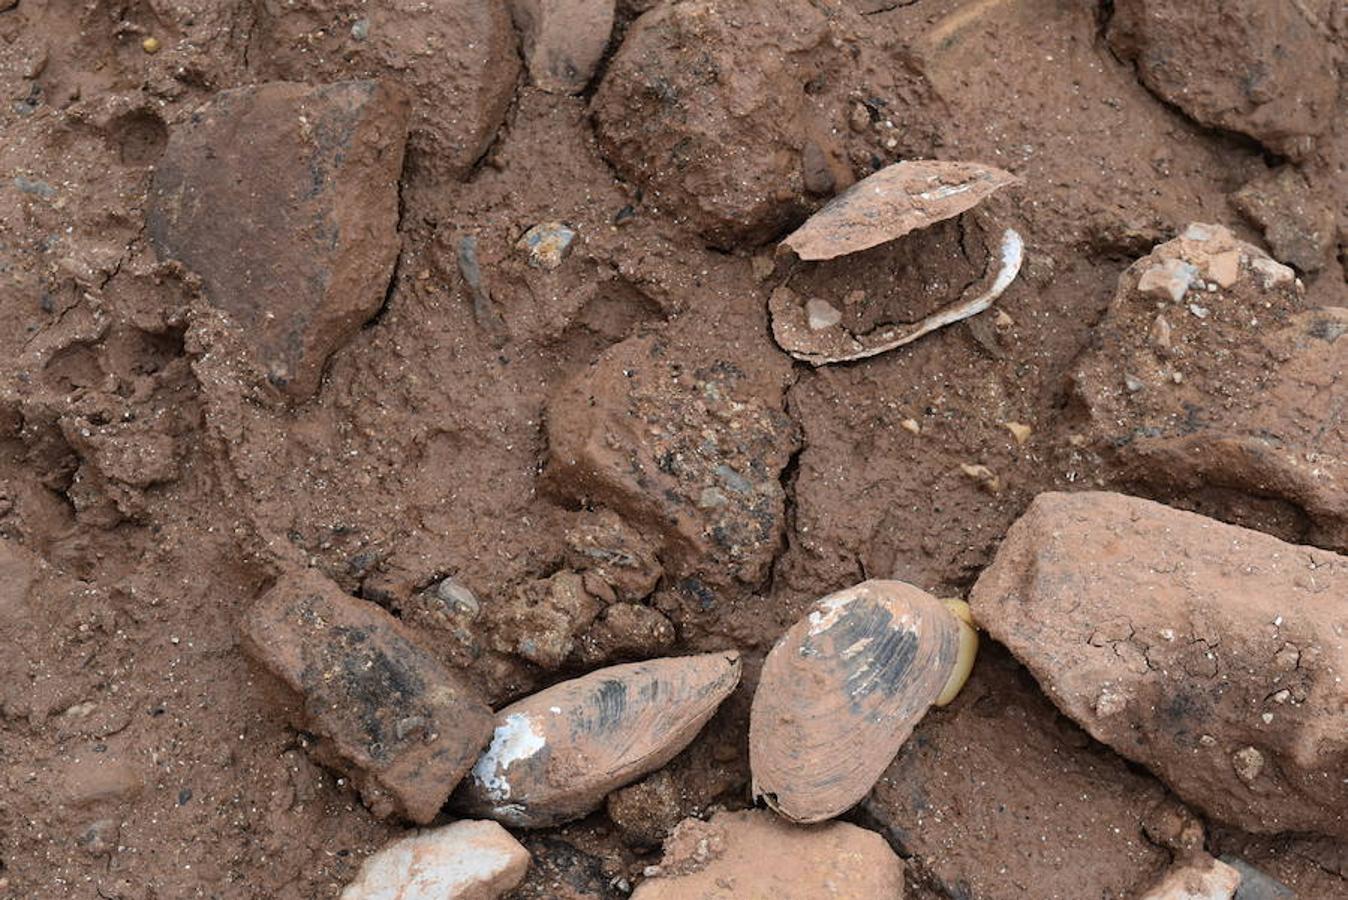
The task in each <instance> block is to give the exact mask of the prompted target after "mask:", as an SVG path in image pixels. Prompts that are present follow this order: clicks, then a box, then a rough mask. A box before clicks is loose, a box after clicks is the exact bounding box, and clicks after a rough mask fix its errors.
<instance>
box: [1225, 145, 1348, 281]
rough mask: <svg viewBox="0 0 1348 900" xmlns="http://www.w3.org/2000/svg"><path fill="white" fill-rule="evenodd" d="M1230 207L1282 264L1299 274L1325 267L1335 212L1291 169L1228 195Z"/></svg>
mask: <svg viewBox="0 0 1348 900" xmlns="http://www.w3.org/2000/svg"><path fill="white" fill-rule="evenodd" d="M1231 205H1232V206H1234V207H1235V208H1236V209H1237V210H1239V211H1240V214H1241V215H1243V216H1244V217H1245V218H1247V219H1249V220H1250V221H1251V222H1253V223H1254V224H1255V225H1257V226H1259V228H1260V229H1261V230H1262V231H1263V232H1264V240H1266V241H1267V242H1268V245H1269V247H1270V248H1271V249H1272V250H1273V255H1274V256H1275V257H1277V259H1278V260H1280V261H1281V262H1285V263H1287V264H1289V265H1293V266H1296V267H1297V268H1298V269H1300V270H1301V271H1302V272H1318V271H1319V270H1321V269H1323V268H1324V267H1325V262H1326V260H1327V259H1328V257H1329V251H1330V249H1331V248H1332V247H1333V246H1334V239H1335V234H1336V232H1335V228H1334V208H1333V207H1332V206H1330V205H1329V203H1327V202H1326V201H1325V198H1324V197H1323V196H1322V195H1320V194H1318V193H1317V192H1316V191H1315V190H1314V189H1313V188H1312V187H1311V184H1310V183H1309V182H1308V181H1307V180H1306V178H1305V176H1304V175H1302V174H1301V173H1300V172H1299V171H1297V170H1296V169H1295V168H1293V167H1292V166H1283V167H1282V168H1280V169H1277V170H1276V171H1274V172H1270V173H1269V174H1268V175H1266V176H1264V177H1262V178H1256V179H1255V180H1254V181H1251V182H1250V183H1249V184H1247V185H1245V186H1244V187H1243V188H1241V189H1240V190H1238V191H1236V192H1235V193H1234V194H1232V195H1231Z"/></svg>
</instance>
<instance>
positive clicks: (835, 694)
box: [749, 581, 968, 823]
mask: <svg viewBox="0 0 1348 900" xmlns="http://www.w3.org/2000/svg"><path fill="white" fill-rule="evenodd" d="M962 627H968V626H967V624H966V623H964V622H962V621H961V620H960V619H957V618H956V616H955V615H953V614H952V613H951V612H950V610H949V609H947V607H946V606H945V605H943V604H942V603H941V601H939V600H937V599H935V598H934V597H931V596H930V595H928V594H926V593H923V592H922V591H920V590H918V589H917V588H915V587H913V586H912V585H908V584H904V583H903V582H898V581H868V582H864V583H862V584H860V585H857V586H856V587H853V588H849V589H848V590H845V591H839V592H838V593H836V594H830V595H829V596H827V597H825V598H823V599H822V600H820V601H818V602H817V603H815V605H814V606H813V607H812V608H811V611H810V612H809V613H808V614H807V615H806V616H805V617H804V618H803V619H801V620H800V621H799V622H797V623H796V624H795V625H794V626H792V628H791V629H790V630H789V631H787V633H786V634H785V635H784V636H783V637H782V639H781V640H780V641H778V643H777V645H776V646H775V647H773V649H772V652H771V653H769V654H768V658H767V660H766V661H765V662H764V664H763V672H762V675H761V676H760V679H759V683H758V689H757V690H756V692H755V693H754V703H753V710H752V712H751V714H750V725H749V764H750V767H751V769H752V770H753V792H754V796H755V797H756V798H762V799H763V800H764V801H765V802H766V803H767V804H768V805H769V806H770V807H772V808H773V809H775V810H776V811H777V812H779V813H781V814H782V815H783V816H785V817H787V818H788V819H791V820H793V821H796V822H802V823H810V822H820V821H823V820H824V819H829V818H832V817H834V816H836V815H839V814H841V813H843V812H845V811H846V810H848V809H850V808H851V807H852V806H854V805H855V804H857V803H858V802H860V801H861V799H862V798H863V797H864V796H865V795H866V793H867V792H868V791H869V790H870V789H871V787H872V786H873V785H874V784H875V782H876V779H878V778H879V777H880V773H881V772H883V771H884V769H885V767H886V766H888V765H889V763H890V761H891V760H893V758H894V755H895V754H896V753H897V752H898V750H899V748H900V747H901V746H902V745H903V742H904V741H905V740H907V739H908V735H909V734H911V733H912V730H913V727H914V726H915V725H916V724H917V723H918V721H920V720H921V718H922V717H923V715H925V714H926V712H927V710H928V708H930V707H931V705H932V704H933V703H934V702H935V701H936V700H937V698H938V697H940V696H941V695H942V693H944V692H945V689H946V687H947V684H948V683H949V682H950V681H951V676H952V675H954V674H955V673H956V670H957V667H958V661H959V655H960V644H961V640H962V637H961V628H962ZM962 674H963V676H964V677H967V675H968V670H967V669H965V670H964V671H963V673H962Z"/></svg>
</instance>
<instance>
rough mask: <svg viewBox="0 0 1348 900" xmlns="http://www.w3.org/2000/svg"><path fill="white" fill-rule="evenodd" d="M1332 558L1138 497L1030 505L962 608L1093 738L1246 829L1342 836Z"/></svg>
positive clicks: (1342, 704) (1341, 701) (1343, 788)
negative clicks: (966, 607)
mask: <svg viewBox="0 0 1348 900" xmlns="http://www.w3.org/2000/svg"><path fill="white" fill-rule="evenodd" d="M1344 597H1348V558H1345V557H1343V556H1339V555H1337V554H1334V553H1329V552H1327V551H1323V550H1317V549H1315V548H1312V547H1298V546H1294V545H1291V544H1286V543H1284V542H1282V541H1280V540H1278V539H1277V538H1274V537H1270V536H1269V535H1266V534H1262V533H1260V532H1256V531H1251V530H1248V529H1244V528H1240V527H1237V526H1234V525H1226V524H1223V523H1221V522H1217V521H1215V520H1212V519H1208V518H1206V517H1203V516H1198V515H1195V514H1193V513H1189V512H1184V511H1181V510H1176V509H1171V508H1170V507H1166V506H1162V505H1160V504H1158V503H1153V502H1151V501H1149V500H1142V499H1138V498H1135V497H1127V496H1124V495H1122V494H1114V493H1108V492H1087V493H1081V494H1060V493H1046V494H1041V495H1039V497H1038V498H1036V499H1035V501H1034V503H1033V504H1031V506H1030V509H1029V511H1028V512H1026V514H1025V515H1024V516H1023V517H1021V519H1020V520H1019V521H1017V522H1016V524H1015V525H1014V526H1013V527H1012V528H1011V531H1010V532H1009V533H1008V535H1007V537H1006V540H1005V542H1004V543H1003V544H1002V546H1001V547H1000V549H999V550H998V552H997V557H996V559H995V560H994V561H993V563H992V565H991V566H989V567H988V568H987V569H986V570H985V571H984V573H983V575H982V576H981V577H980V578H979V580H978V583H977V584H976V585H975V586H974V589H973V592H972V594H971V596H970V601H971V603H972V606H973V609H974V614H975V615H976V616H977V619H978V621H979V623H980V624H981V625H982V626H983V627H985V628H986V629H987V630H988V632H989V633H990V634H991V635H992V636H993V637H994V638H995V639H996V640H998V641H1000V642H1001V643H1003V644H1005V645H1006V646H1007V647H1009V648H1010V650H1011V652H1012V653H1014V654H1015V655H1016V656H1017V657H1018V658H1019V659H1020V660H1021V661H1022V662H1024V663H1025V665H1026V666H1028V667H1029V669H1030V671H1031V672H1033V673H1034V675H1035V677H1036V678H1037V679H1038V680H1039V683H1040V685H1041V686H1042V687H1043V688H1044V691H1045V692H1046V693H1047V694H1048V696H1049V697H1050V698H1051V699H1052V700H1053V701H1054V702H1055V703H1056V704H1057V705H1058V706H1059V708H1061V709H1062V710H1063V711H1064V712H1065V713H1067V714H1068V715H1069V716H1071V717H1072V718H1073V719H1075V720H1076V721H1077V722H1079V723H1080V724H1081V725H1082V727H1084V728H1085V729H1086V730H1087V731H1089V732H1090V733H1091V735H1092V736H1093V737H1095V738H1096V739H1097V740H1099V741H1102V742H1104V743H1106V744H1108V745H1109V746H1111V747H1113V748H1114V749H1115V750H1117V751H1118V752H1119V753H1121V754H1123V755H1124V756H1126V757H1128V758H1129V759H1132V760H1135V761H1137V762H1140V763H1143V764H1145V765H1146V766H1148V767H1149V768H1151V769H1152V770H1153V771H1154V772H1156V774H1157V775H1159V776H1160V777H1161V778H1162V780H1164V781H1165V782H1166V784H1168V785H1169V786H1170V787H1171V788H1172V789H1173V790H1174V791H1175V793H1177V794H1178V795H1179V796H1180V797H1181V798H1183V799H1184V800H1185V801H1186V802H1188V803H1190V804H1192V805H1193V806H1195V807H1197V808H1199V809H1202V810H1203V811H1204V812H1206V813H1207V814H1208V815H1209V816H1212V817H1214V818H1216V819H1218V820H1220V821H1223V822H1228V823H1232V824H1235V825H1238V826H1239V827H1241V828H1244V829H1246V830H1248V831H1252V832H1279V831H1311V832H1317V833H1321V834H1326V835H1333V836H1337V837H1340V838H1342V837H1344V836H1345V835H1348V783H1345V781H1344V779H1343V777H1342V776H1343V773H1344V772H1345V771H1348V684H1345V681H1344V678H1343V673H1344V672H1345V671H1348V638H1346V637H1345V635H1344V629H1343V598H1344Z"/></svg>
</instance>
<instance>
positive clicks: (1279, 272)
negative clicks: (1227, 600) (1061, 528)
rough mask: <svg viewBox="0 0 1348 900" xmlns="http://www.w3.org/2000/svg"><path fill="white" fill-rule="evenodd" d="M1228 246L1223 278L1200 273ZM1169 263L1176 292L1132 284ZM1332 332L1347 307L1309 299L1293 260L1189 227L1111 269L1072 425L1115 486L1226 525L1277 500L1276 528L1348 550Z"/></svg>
mask: <svg viewBox="0 0 1348 900" xmlns="http://www.w3.org/2000/svg"><path fill="white" fill-rule="evenodd" d="M1232 253H1235V254H1236V262H1237V268H1236V271H1237V277H1236V280H1235V281H1234V283H1232V284H1231V285H1230V287H1228V288H1221V287H1219V286H1217V282H1216V281H1215V280H1212V281H1208V280H1206V279H1216V278H1223V280H1224V271H1225V268H1226V265H1227V264H1228V263H1229V262H1230V261H1231V257H1230V254H1232ZM1175 262H1178V263H1180V264H1182V265H1183V266H1185V267H1187V269H1189V270H1192V272H1193V275H1192V278H1191V283H1190V285H1189V286H1188V287H1187V288H1185V290H1184V291H1182V292H1181V295H1180V297H1179V299H1178V300H1172V298H1171V297H1170V296H1169V295H1167V296H1165V297H1162V298H1157V297H1156V296H1148V295H1145V294H1143V293H1142V292H1141V291H1140V285H1141V284H1142V282H1143V281H1144V280H1145V279H1146V278H1147V277H1148V275H1149V274H1150V273H1151V272H1153V271H1155V270H1156V269H1157V268H1158V267H1164V266H1166V265H1169V264H1171V263H1175ZM1208 284H1211V285H1213V286H1214V288H1215V289H1213V290H1209V289H1208V288H1207V285H1208ZM1344 335H1348V309H1344V308H1336V307H1327V308H1322V309H1315V308H1308V304H1307V302H1306V300H1305V297H1304V294H1303V292H1302V290H1301V288H1300V287H1299V286H1298V284H1297V283H1296V280H1295V277H1294V275H1293V272H1292V270H1291V269H1289V268H1287V267H1286V266H1283V265H1282V264H1280V263H1277V262H1275V261H1273V260H1272V259H1270V258H1269V257H1268V256H1267V255H1266V254H1264V253H1263V252H1262V251H1260V250H1259V249H1257V248H1255V247H1253V246H1251V245H1249V244H1246V243H1244V242H1242V241H1238V240H1236V239H1235V238H1234V237H1232V235H1231V234H1230V232H1229V231H1227V230H1226V229H1224V228H1220V227H1216V226H1206V225H1190V226H1189V227H1188V229H1187V230H1186V231H1185V233H1184V234H1183V235H1182V236H1181V237H1179V238H1176V239H1175V240H1172V241H1168V242H1166V243H1164V244H1161V245H1160V246H1158V247H1157V248H1156V249H1155V250H1154V251H1153V252H1152V253H1151V255H1149V256H1147V257H1144V258H1143V259H1141V260H1139V261H1138V262H1136V263H1134V264H1133V265H1132V266H1131V267H1129V269H1128V270H1127V271H1126V272H1124V274H1123V275H1122V276H1121V277H1120V279H1119V287H1118V292H1117V293H1116V295H1115V297H1114V300H1113V302H1112V303H1111V304H1110V307H1109V311H1108V313H1107V314H1106V315H1105V318H1104V321H1103V322H1102V323H1101V324H1100V326H1099V327H1098V328H1097V329H1096V334H1095V339H1094V341H1093V346H1092V347H1091V348H1090V349H1089V350H1088V351H1087V352H1086V353H1085V354H1083V356H1082V358H1081V360H1080V361H1079V363H1078V364H1077V366H1076V368H1075V371H1074V373H1073V376H1072V377H1073V390H1074V392H1075V395H1076V398H1077V400H1078V401H1079V403H1080V406H1081V407H1082V408H1083V409H1082V412H1083V413H1084V421H1082V422H1079V423H1077V430H1076V433H1077V434H1078V435H1079V436H1080V438H1081V439H1083V440H1084V441H1085V444H1086V446H1087V447H1089V448H1091V449H1092V450H1094V452H1096V453H1098V454H1099V458H1100V460H1101V461H1102V466H1103V468H1104V469H1105V470H1106V473H1107V474H1108V475H1109V476H1110V477H1111V478H1112V479H1114V480H1115V481H1116V483H1118V484H1120V485H1125V486H1144V487H1145V488H1147V489H1148V490H1149V491H1150V492H1151V493H1152V494H1153V495H1154V496H1156V497H1157V498H1159V499H1165V500H1167V501H1176V502H1177V504H1178V505H1188V504H1193V503H1194V501H1195V500H1199V499H1201V501H1202V511H1203V512H1206V513H1208V514H1210V515H1213V516H1216V517H1217V518H1221V519H1224V520H1227V521H1234V522H1239V521H1240V520H1241V518H1242V516H1243V512H1242V510H1243V509H1244V508H1247V507H1249V506H1250V505H1258V504H1263V505H1265V506H1267V505H1268V504H1269V503H1271V502H1275V501H1276V502H1279V503H1281V504H1282V505H1283V506H1285V507H1290V508H1291V509H1292V510H1294V511H1295V513H1296V515H1295V516H1294V517H1293V519H1292V520H1291V522H1290V523H1289V526H1290V527H1287V528H1286V529H1285V530H1282V531H1281V533H1279V536H1280V537H1283V538H1284V539H1287V540H1292V541H1297V542H1305V543H1313V544H1317V545H1319V546H1323V547H1328V548H1331V549H1338V550H1344V549H1348V493H1346V492H1348V417H1345V416H1344V412H1343V411H1344V403H1345V398H1348V381H1346V380H1345V379H1348V369H1346V368H1345V361H1346V360H1348V343H1345V338H1344Z"/></svg>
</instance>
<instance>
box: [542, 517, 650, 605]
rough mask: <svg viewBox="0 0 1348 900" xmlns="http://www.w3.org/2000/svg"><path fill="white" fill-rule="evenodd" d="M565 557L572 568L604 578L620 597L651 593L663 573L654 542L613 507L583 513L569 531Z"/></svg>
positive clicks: (640, 597)
mask: <svg viewBox="0 0 1348 900" xmlns="http://www.w3.org/2000/svg"><path fill="white" fill-rule="evenodd" d="M566 558H567V561H568V562H569V563H570V565H571V567H572V568H574V569H576V570H577V571H582V572H586V573H591V574H593V575H595V576H596V577H597V578H599V579H600V580H602V581H603V582H604V583H605V584H607V585H608V586H609V587H610V588H611V589H612V590H613V592H614V594H615V595H616V596H617V598H618V599H619V600H630V601H636V600H641V599H643V598H645V597H647V596H649V595H650V593H651V591H653V590H655V586H656V584H658V583H659V581H660V576H661V575H663V574H664V570H663V568H662V567H661V566H660V560H659V559H657V558H656V555H655V547H654V546H652V545H651V542H650V541H648V540H646V538H644V537H643V536H642V535H641V533H640V532H638V531H637V530H636V529H635V528H633V527H632V526H630V525H628V524H627V523H626V522H624V521H623V520H622V518H621V517H620V516H618V515H617V514H616V513H614V512H612V511H611V510H600V511H597V512H587V513H582V514H581V517H580V521H579V522H577V524H576V525H575V527H573V528H571V529H569V530H568V531H567V533H566Z"/></svg>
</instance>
